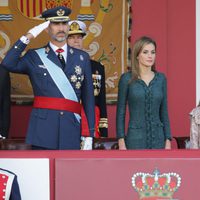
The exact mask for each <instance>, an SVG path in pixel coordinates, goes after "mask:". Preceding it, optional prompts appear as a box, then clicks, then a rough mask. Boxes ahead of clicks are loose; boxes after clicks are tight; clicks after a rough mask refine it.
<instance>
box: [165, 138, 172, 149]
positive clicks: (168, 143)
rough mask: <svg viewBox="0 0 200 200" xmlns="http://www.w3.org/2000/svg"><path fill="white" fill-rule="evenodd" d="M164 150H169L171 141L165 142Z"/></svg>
mask: <svg viewBox="0 0 200 200" xmlns="http://www.w3.org/2000/svg"><path fill="white" fill-rule="evenodd" d="M165 149H171V141H170V140H168V139H167V140H166V141H165Z"/></svg>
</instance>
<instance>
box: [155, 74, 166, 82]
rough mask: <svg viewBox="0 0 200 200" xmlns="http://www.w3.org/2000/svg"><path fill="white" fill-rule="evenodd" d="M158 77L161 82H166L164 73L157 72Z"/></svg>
mask: <svg viewBox="0 0 200 200" xmlns="http://www.w3.org/2000/svg"><path fill="white" fill-rule="evenodd" d="M155 74H156V76H157V77H158V78H159V80H162V81H166V79H167V78H166V75H165V74H164V73H163V72H155Z"/></svg>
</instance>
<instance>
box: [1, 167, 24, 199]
mask: <svg viewBox="0 0 200 200" xmlns="http://www.w3.org/2000/svg"><path fill="white" fill-rule="evenodd" d="M0 199H2V200H21V194H20V190H19V185H18V181H17V176H16V175H15V174H14V173H12V172H10V171H8V170H5V169H1V168H0Z"/></svg>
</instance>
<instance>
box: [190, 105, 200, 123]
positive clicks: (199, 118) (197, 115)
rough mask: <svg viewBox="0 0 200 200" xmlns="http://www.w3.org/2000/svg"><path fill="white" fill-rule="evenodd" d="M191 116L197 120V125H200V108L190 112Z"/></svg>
mask: <svg viewBox="0 0 200 200" xmlns="http://www.w3.org/2000/svg"><path fill="white" fill-rule="evenodd" d="M190 116H191V117H193V118H194V119H195V121H196V123H197V124H200V106H197V107H196V108H193V109H192V111H191V112H190Z"/></svg>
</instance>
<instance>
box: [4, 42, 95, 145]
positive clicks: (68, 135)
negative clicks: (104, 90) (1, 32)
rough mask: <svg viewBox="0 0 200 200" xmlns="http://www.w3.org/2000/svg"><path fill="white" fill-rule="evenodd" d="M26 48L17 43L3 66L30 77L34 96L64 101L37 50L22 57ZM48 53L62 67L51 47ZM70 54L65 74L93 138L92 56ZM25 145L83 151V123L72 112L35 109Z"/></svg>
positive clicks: (77, 51)
mask: <svg viewBox="0 0 200 200" xmlns="http://www.w3.org/2000/svg"><path fill="white" fill-rule="evenodd" d="M25 48H26V45H25V44H24V43H22V42H21V40H18V41H17V42H16V43H15V44H14V46H13V47H12V48H11V49H10V50H9V52H8V53H7V55H6V57H5V58H4V60H3V62H2V63H3V65H4V66H5V67H6V68H7V69H8V70H9V71H11V72H16V73H24V74H27V75H28V76H29V78H30V81H31V84H32V87H33V92H34V95H35V96H44V97H57V98H63V95H62V94H61V92H60V91H59V89H58V88H57V86H56V84H55V82H54V81H53V79H52V77H51V76H50V74H49V73H48V71H47V69H46V68H45V65H44V63H42V61H41V60H40V58H39V56H38V54H37V53H36V52H35V50H34V49H30V50H29V51H28V52H27V53H26V54H25V56H23V57H21V58H20V55H21V53H22V52H23V50H24V49H25ZM45 51H46V54H47V58H48V59H50V60H51V61H52V62H54V63H55V64H56V65H57V66H58V67H62V66H61V63H60V61H59V59H58V57H57V55H56V54H55V52H54V51H53V50H52V49H51V47H50V46H49V44H48V45H47V46H46V47H45ZM67 51H68V52H67V62H66V66H65V68H64V70H63V71H64V73H65V75H66V76H67V78H68V79H69V81H70V83H71V85H72V87H73V89H74V91H75V93H76V96H77V99H78V101H80V100H81V101H82V105H83V107H84V110H85V113H86V116H87V119H88V123H89V130H90V136H93V134H94V95H93V85H92V76H91V65H90V59H89V55H88V54H87V53H86V52H84V51H81V50H78V49H75V48H72V47H69V46H68V48H67ZM22 120H23V119H22ZM26 142H27V143H29V144H32V145H36V146H41V147H45V148H49V149H80V123H79V122H78V121H77V119H76V118H75V116H74V113H72V112H68V111H60V110H50V109H38V108H37V109H36V108H33V110H32V112H31V116H30V123H29V127H28V133H27V137H26Z"/></svg>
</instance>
